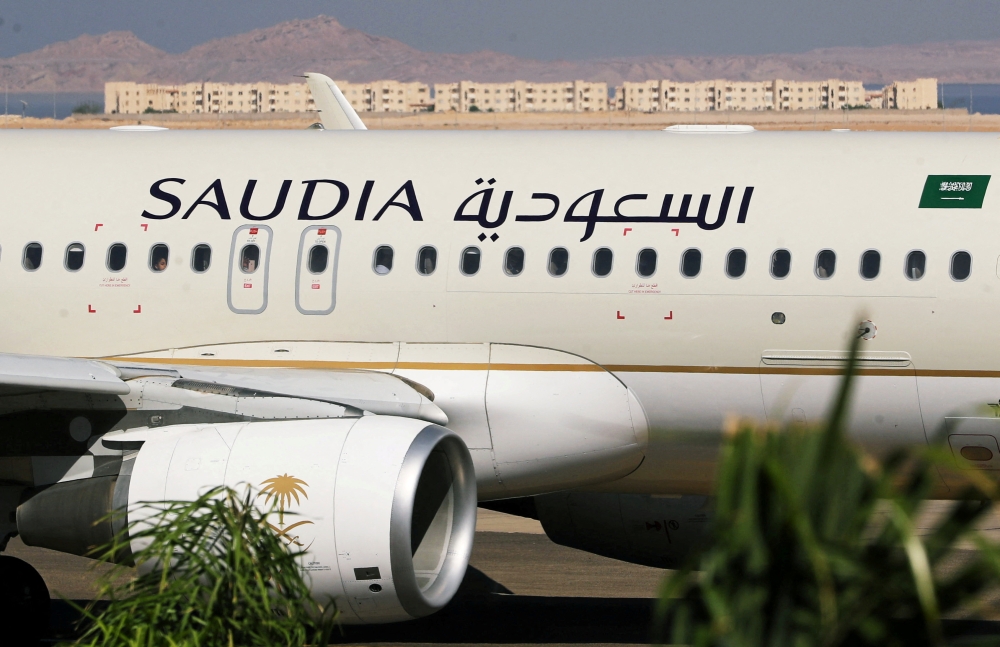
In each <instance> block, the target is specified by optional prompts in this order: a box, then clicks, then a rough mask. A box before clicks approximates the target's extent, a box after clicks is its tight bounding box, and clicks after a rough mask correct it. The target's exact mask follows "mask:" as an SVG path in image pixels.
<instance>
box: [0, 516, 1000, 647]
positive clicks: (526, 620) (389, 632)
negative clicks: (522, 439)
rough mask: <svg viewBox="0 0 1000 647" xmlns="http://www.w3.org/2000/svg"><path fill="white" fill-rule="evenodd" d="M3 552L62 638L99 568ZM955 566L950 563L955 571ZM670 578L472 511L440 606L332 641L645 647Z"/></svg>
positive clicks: (996, 530) (979, 631)
mask: <svg viewBox="0 0 1000 647" xmlns="http://www.w3.org/2000/svg"><path fill="white" fill-rule="evenodd" d="M935 507H940V506H935ZM934 512H937V513H940V510H935V511H934ZM996 521H997V519H995V518H994V519H991V520H989V521H987V522H986V523H984V526H986V528H984V529H986V533H984V534H986V535H988V536H990V538H991V539H997V537H996V536H995V535H997V534H1000V527H998V526H997V525H996ZM960 552H968V551H960ZM5 554H8V555H13V556H15V557H19V558H21V559H23V560H25V561H27V562H29V563H30V564H31V565H32V566H34V567H35V568H36V569H37V570H38V571H39V572H40V573H41V575H42V577H43V578H44V579H45V582H46V584H47V585H48V587H49V591H50V594H51V596H52V598H53V605H52V619H51V625H52V629H53V636H52V639H51V642H55V641H56V639H58V638H68V637H70V636H71V635H72V629H73V622H74V620H75V618H76V613H75V612H74V610H73V608H72V606H71V605H70V604H69V603H68V602H67V600H72V601H74V602H75V603H77V604H85V603H86V602H87V601H90V600H92V599H93V598H94V597H95V595H96V588H95V586H94V582H95V580H96V579H97V577H98V576H99V575H100V573H101V572H102V569H103V568H106V567H102V566H101V565H99V564H95V562H93V561H91V560H89V559H85V558H82V557H75V556H72V555H65V554H62V553H57V552H54V551H50V550H46V549H41V548H32V547H28V546H25V545H24V544H23V543H21V542H20V540H18V539H17V538H15V539H13V540H12V541H11V542H10V544H9V545H8V548H7V550H6V551H5ZM962 559H963V556H962V555H958V556H956V557H955V558H954V562H955V565H956V566H957V564H958V563H960V562H961V560H962ZM668 573H669V571H663V570H660V569H656V568H649V567H645V566H637V565H634V564H627V563H625V562H620V561H617V560H613V559H608V558H605V557H600V556H597V555H592V554H589V553H585V552H582V551H578V550H575V549H572V548H566V547H563V546H559V545H557V544H554V543H553V542H552V541H550V540H549V539H548V537H546V536H545V534H544V531H543V530H542V527H541V524H539V523H538V522H537V521H534V520H531V519H524V518H521V517H514V516H511V515H506V514H502V513H499V512H493V511H491V510H484V509H480V510H479V516H478V523H477V526H476V540H475V547H474V549H473V553H472V559H471V561H470V567H469V570H468V573H467V574H466V577H465V581H464V582H463V585H462V588H461V589H460V591H459V593H458V594H457V595H456V597H455V599H454V600H453V601H452V602H451V604H449V605H448V607H446V608H445V609H444V610H443V611H441V612H439V613H437V614H434V615H432V616H429V617H427V618H423V619H420V620H415V621H413V622H406V623H400V624H394V625H382V626H364V627H358V626H349V627H343V633H342V634H341V635H340V636H337V638H336V639H335V642H336V643H342V644H343V643H347V644H365V645H386V644H393V645H410V646H413V647H417V646H419V645H432V644H442V643H443V644H448V645H479V646H492V645H505V646H506V645H572V644H576V645H588V646H597V645H640V644H649V642H650V633H649V626H650V621H651V619H652V613H653V610H654V605H655V600H656V594H657V589H658V587H659V585H660V583H661V582H662V580H663V578H664V576H665V575H667V574H668ZM984 602H985V603H986V607H987V608H989V609H992V610H994V612H993V613H989V612H987V613H986V614H985V615H986V617H988V618H989V620H986V621H968V620H962V619H953V620H950V621H949V624H950V625H951V629H952V630H957V633H959V634H962V635H964V636H967V637H972V636H980V637H981V636H991V637H994V638H995V637H996V636H1000V612H997V611H996V610H1000V593H997V594H994V595H992V596H990V599H988V600H985V601H984ZM949 633H951V632H949Z"/></svg>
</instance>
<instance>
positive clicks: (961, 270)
mask: <svg viewBox="0 0 1000 647" xmlns="http://www.w3.org/2000/svg"><path fill="white" fill-rule="evenodd" d="M970 274H972V256H970V255H969V252H955V254H954V255H953V256H952V257H951V278H952V279H954V280H955V281H964V280H965V279H967V278H969V275H970Z"/></svg>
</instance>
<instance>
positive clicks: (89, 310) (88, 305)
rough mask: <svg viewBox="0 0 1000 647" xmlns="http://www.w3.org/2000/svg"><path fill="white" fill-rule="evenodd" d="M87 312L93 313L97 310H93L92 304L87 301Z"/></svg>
mask: <svg viewBox="0 0 1000 647" xmlns="http://www.w3.org/2000/svg"><path fill="white" fill-rule="evenodd" d="M87 312H90V313H94V312H97V310H94V306H92V305H90V304H89V303H88V304H87Z"/></svg>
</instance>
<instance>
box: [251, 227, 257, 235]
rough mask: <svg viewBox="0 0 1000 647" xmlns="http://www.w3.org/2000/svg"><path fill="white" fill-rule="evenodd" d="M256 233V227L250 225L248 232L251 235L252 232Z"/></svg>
mask: <svg viewBox="0 0 1000 647" xmlns="http://www.w3.org/2000/svg"><path fill="white" fill-rule="evenodd" d="M256 233H257V228H256V227H251V228H250V234H251V235H252V234H256Z"/></svg>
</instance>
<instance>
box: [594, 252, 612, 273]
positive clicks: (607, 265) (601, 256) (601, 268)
mask: <svg viewBox="0 0 1000 647" xmlns="http://www.w3.org/2000/svg"><path fill="white" fill-rule="evenodd" d="M614 258H615V255H614V253H612V251H611V250H610V249H608V248H607V247H601V248H600V249H598V250H597V251H595V252H594V265H593V267H591V271H593V273H594V276H607V275H608V274H611V266H612V264H613V263H614Z"/></svg>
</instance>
